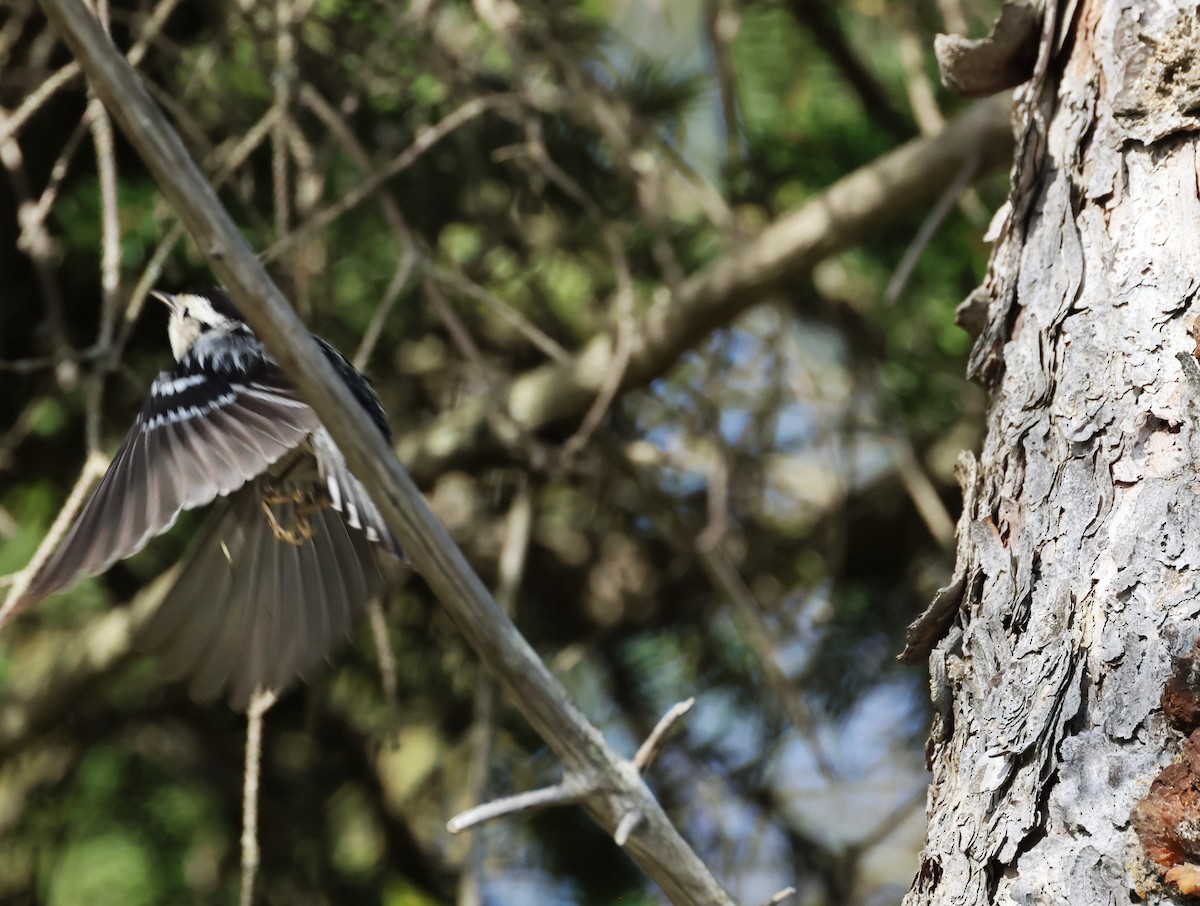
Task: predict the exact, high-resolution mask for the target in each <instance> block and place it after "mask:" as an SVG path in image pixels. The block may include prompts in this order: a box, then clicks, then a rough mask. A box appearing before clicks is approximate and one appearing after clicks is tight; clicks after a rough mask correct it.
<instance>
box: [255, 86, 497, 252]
mask: <svg viewBox="0 0 1200 906" xmlns="http://www.w3.org/2000/svg"><path fill="white" fill-rule="evenodd" d="M512 102H513V97H512V95H508V94H493V95H488V96H487V97H482V98H474V99H472V100H470V101H467V102H466V103H465V104H463V105H462V106H461V107H459V108H458V109H457V110H455V111H453V112H452V113H449V114H447V115H446V116H445V117H443V118H442V119H441V120H439V121H438V122H437V123H435V124H434V125H432V126H430V127H428V128H426V129H424V130H422V131H421V133H420V134H419V135H418V136H417V137H416V138H415V139H413V143H412V144H411V145H409V146H408V148H406V149H405V150H404V151H403V152H401V153H400V154H398V155H397V156H396V157H394V158H393V159H392V160H391V161H390V162H389V163H387V164H385V165H384V166H383V167H381V168H380V169H378V170H376V171H375V172H374V173H372V174H371V175H370V176H368V177H367V178H366V179H364V180H363V181H362V182H361V183H359V184H358V185H357V186H355V187H354V188H353V189H350V190H349V191H348V192H346V193H345V194H343V195H342V197H341V198H340V199H338V201H336V202H334V203H333V204H331V205H329V206H328V207H326V208H323V209H321V210H320V211H318V212H317V213H316V214H314V215H313V216H312V217H310V218H309V219H308V220H306V221H305V222H304V223H302V224H300V225H299V226H298V227H296V229H294V230H292V231H291V232H290V233H288V234H287V235H286V236H283V237H282V238H280V239H279V240H278V241H276V242H275V244H274V245H272V246H271V247H270V248H268V249H267V250H266V251H265V252H263V253H262V255H261V256H260V257H261V258H262V260H263V261H274V260H275V259H276V258H278V257H279V256H280V255H281V254H283V253H284V252H286V251H287V250H288V249H289V248H291V247H292V246H293V245H295V244H296V243H297V242H298V241H300V240H301V239H303V238H304V237H305V236H307V235H309V234H310V233H313V232H316V231H317V230H322V229H324V228H325V227H327V226H329V224H331V223H333V221H335V220H337V219H338V218H339V217H341V216H342V215H343V214H345V213H346V212H347V211H349V210H352V209H353V208H355V207H357V206H358V205H360V204H362V203H363V202H364V201H366V200H367V199H368V198H370V197H371V196H372V195H373V194H374V193H375V191H376V189H378V188H379V187H380V186H382V185H383V184H384V183H385V182H387V181H388V180H389V179H391V178H392V177H393V176H395V175H397V174H398V173H401V172H403V171H404V170H407V169H408V168H409V167H411V166H412V165H413V164H414V163H416V162H417V161H418V160H420V158H421V156H422V155H424V154H425V152H426V151H428V150H429V149H430V148H432V147H433V146H434V145H436V144H437V143H438V142H440V141H441V140H442V139H444V138H445V137H446V136H447V135H450V134H451V133H452V132H454V131H455V130H456V129H459V128H461V127H462V126H464V125H466V124H467V123H469V122H470V121H471V120H473V119H476V118H477V117H480V116H482V115H483V114H484V113H487V112H488V111H489V110H496V109H498V108H500V107H503V106H505V105H507V104H511V103H512Z"/></svg>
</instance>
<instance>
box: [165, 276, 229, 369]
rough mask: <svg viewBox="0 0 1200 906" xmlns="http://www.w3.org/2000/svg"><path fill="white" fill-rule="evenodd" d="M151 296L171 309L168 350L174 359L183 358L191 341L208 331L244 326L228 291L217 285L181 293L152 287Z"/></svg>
mask: <svg viewBox="0 0 1200 906" xmlns="http://www.w3.org/2000/svg"><path fill="white" fill-rule="evenodd" d="M150 295H151V296H153V297H154V298H155V299H157V300H158V301H159V302H162V303H163V304H164V305H166V306H167V308H168V309H169V310H170V312H171V317H170V321H169V322H168V324H167V335H168V336H169V337H170V339H171V352H172V353H173V354H174V355H175V360H176V361H179V360H180V359H182V358H183V356H184V355H185V354H186V353H187V351H188V350H189V349H191V348H192V344H193V343H195V342H196V341H197V340H198V339H200V337H202V336H204V335H205V334H206V333H208V332H209V331H219V332H223V333H228V332H230V331H233V330H237V329H238V328H244V327H245V325H246V322H245V320H244V319H243V318H242V316H241V315H240V314H239V313H238V310H237V308H236V307H234V304H233V300H232V299H230V298H229V294H228V293H227V292H225V290H223V289H221V288H220V287H216V286H213V287H208V288H205V289H197V290H191V291H189V292H183V293H164V292H160V291H159V290H151V292H150Z"/></svg>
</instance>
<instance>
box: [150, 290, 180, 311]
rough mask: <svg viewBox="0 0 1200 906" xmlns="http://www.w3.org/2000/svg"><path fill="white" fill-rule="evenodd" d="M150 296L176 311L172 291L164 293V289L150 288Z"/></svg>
mask: <svg viewBox="0 0 1200 906" xmlns="http://www.w3.org/2000/svg"><path fill="white" fill-rule="evenodd" d="M150 296H151V297H152V298H155V299H157V300H158V301H159V302H161V303H162V304H163V305H165V306H167V308H169V309H171V311H175V308H176V305H175V297H174V296H173V295H172V294H171V293H164V292H163V291H162V290H158V289H152V290H150Z"/></svg>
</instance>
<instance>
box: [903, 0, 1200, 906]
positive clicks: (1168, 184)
mask: <svg viewBox="0 0 1200 906" xmlns="http://www.w3.org/2000/svg"><path fill="white" fill-rule="evenodd" d="M1046 6H1047V7H1048V9H1047V11H1046V16H1047V17H1048V22H1049V26H1048V27H1047V28H1045V29H1044V30H1043V36H1042V37H1038V38H1036V39H1035V40H1036V41H1038V42H1040V48H1039V51H1038V57H1037V59H1038V62H1037V65H1036V68H1035V70H1034V75H1033V78H1032V80H1031V81H1030V82H1028V83H1027V84H1026V85H1025V86H1024V87H1023V88H1022V89H1021V90H1020V92H1019V94H1018V105H1017V108H1016V118H1017V128H1018V151H1017V158H1016V163H1015V166H1014V171H1013V173H1014V186H1013V194H1012V199H1011V207H1010V209H1009V214H1008V216H1007V220H1006V222H1005V223H1004V224H1003V225H1002V226H1001V228H1000V238H999V241H998V243H997V246H996V249H995V252H994V255H993V259H992V264H991V270H990V273H989V274H988V277H987V280H986V282H985V284H984V286H983V287H981V288H980V289H979V290H977V291H976V292H975V293H974V294H973V295H972V297H971V299H970V300H968V303H967V304H966V308H967V309H968V310H967V311H966V314H967V315H970V314H971V313H972V310H974V311H979V312H980V313H981V314H985V317H986V320H985V321H984V323H983V325H982V326H983V330H982V334H981V336H980V339H979V343H978V345H977V347H976V350H975V354H974V357H973V362H972V367H973V369H974V371H975V373H976V374H977V375H979V376H981V377H982V378H983V379H984V380H985V381H986V382H987V383H988V385H989V387H990V388H991V389H992V392H993V402H992V408H991V411H990V413H989V416H988V432H987V439H986V441H985V444H984V449H983V453H982V456H981V459H980V462H979V465H978V468H977V469H976V468H975V467H974V463H973V461H970V462H968V463H967V464H966V467H965V468H964V469H963V474H964V501H965V509H964V514H963V520H962V522H961V523H960V548H959V564H958V571H957V573H956V579H957V580H958V581H957V582H956V583H955V584H954V585H953V586H952V587H951V588H950V589H947V590H946V591H945V592H944V593H943V595H941V596H939V600H940V603H941V604H943V605H944V604H945V602H946V600H949V599H953V598H955V597H956V596H961V602H959V607H958V608H957V612H956V613H955V615H954V620H953V624H952V625H951V626H950V627H949V628H948V631H947V632H946V634H945V635H944V636H943V637H942V638H941V640H940V642H939V643H938V644H937V647H936V649H935V650H934V651H933V653H932V655H931V659H930V668H931V669H930V673H931V678H932V687H933V698H934V702H935V706H936V709H937V716H936V717H935V721H934V729H933V735H932V737H931V739H930V744H929V757H930V766H931V768H932V771H933V783H932V787H931V789H930V794H929V831H928V842H927V845H926V849H925V851H924V853H923V854H922V858H921V863H920V869H919V873H918V876H917V878H916V881H915V882H914V886H913V889H912V891H911V892H910V894H909V896H908V898H907V900H906V903H907V904H912V906H915V904H924V903H931V904H932V903H938V904H943V903H956V904H967V903H970V904H981V903H1007V902H1010V901H1015V902H1019V903H1031V904H1032V903H1070V904H1076V906H1080V904H1083V906H1086V904H1093V903H1122V902H1123V903H1128V902H1130V899H1131V897H1132V898H1134V899H1137V898H1144V899H1146V900H1148V901H1150V902H1177V901H1178V899H1177V897H1178V891H1179V886H1178V884H1177V883H1176V882H1175V881H1173V880H1164V875H1165V873H1166V869H1167V868H1168V867H1169V866H1170V864H1171V863H1172V860H1174V861H1187V860H1188V855H1189V853H1188V849H1189V846H1190V844H1189V843H1188V841H1189V840H1190V839H1191V838H1192V837H1200V835H1198V834H1196V833H1195V832H1194V830H1193V832H1192V833H1191V834H1189V833H1188V830H1189V828H1187V827H1184V828H1176V827H1174V826H1172V827H1167V828H1160V830H1162V832H1163V834H1164V835H1165V837H1164V838H1163V839H1165V838H1170V837H1171V834H1172V833H1174V832H1175V831H1178V833H1175V837H1174V838H1172V839H1175V840H1176V842H1177V843H1178V844H1179V845H1178V846H1176V847H1174V849H1172V847H1171V846H1166V845H1164V846H1160V847H1158V848H1157V849H1155V848H1152V854H1153V855H1155V856H1156V860H1154V861H1152V860H1149V859H1148V858H1147V850H1146V848H1145V847H1144V846H1143V840H1144V839H1146V835H1145V834H1144V833H1143V832H1144V831H1145V829H1146V828H1147V827H1148V826H1149V825H1150V824H1153V822H1154V820H1158V819H1161V820H1164V821H1167V820H1168V819H1169V814H1166V813H1164V814H1158V813H1156V814H1155V815H1150V814H1149V812H1148V811H1146V810H1145V808H1144V807H1143V814H1142V815H1141V816H1140V817H1139V818H1138V819H1134V820H1132V821H1131V813H1133V812H1134V809H1135V806H1137V805H1138V803H1139V800H1141V799H1142V798H1143V797H1145V796H1146V794H1147V791H1148V790H1149V788H1150V785H1151V782H1152V781H1154V780H1155V778H1156V776H1157V775H1158V774H1159V772H1160V770H1161V769H1162V768H1163V767H1164V766H1166V765H1168V764H1170V763H1171V762H1172V761H1174V760H1175V759H1176V757H1177V756H1178V755H1179V753H1180V748H1181V745H1180V744H1181V740H1182V736H1181V733H1180V732H1178V731H1177V730H1176V729H1174V728H1173V727H1172V726H1171V725H1170V724H1169V723H1168V720H1167V719H1166V717H1165V716H1164V714H1163V711H1162V708H1161V705H1160V699H1161V695H1162V690H1163V687H1164V684H1165V682H1166V681H1167V679H1168V676H1169V675H1170V673H1171V671H1172V663H1173V660H1174V659H1175V658H1176V657H1178V656H1180V655H1182V654H1184V653H1185V652H1187V651H1188V650H1189V649H1190V648H1191V646H1192V644H1193V641H1194V640H1195V639H1196V636H1197V631H1198V629H1197V615H1198V613H1200V597H1198V595H1197V589H1198V587H1200V499H1198V497H1197V493H1198V491H1200V483H1198V482H1197V480H1196V468H1197V466H1196V463H1197V461H1198V460H1200V433H1197V432H1198V426H1197V419H1198V418H1200V379H1197V377H1192V376H1189V375H1196V376H1200V369H1196V368H1195V359H1194V355H1195V353H1196V350H1197V343H1196V340H1195V339H1194V337H1193V336H1192V333H1191V331H1192V327H1193V324H1194V323H1195V322H1196V321H1197V314H1198V313H1200V307H1196V308H1194V307H1193V300H1194V299H1195V296H1196V292H1197V289H1198V288H1200V240H1198V236H1200V197H1198V194H1200V193H1198V190H1197V174H1198V167H1200V160H1198V159H1197V149H1196V134H1197V129H1198V128H1200V118H1198V117H1197V116H1195V115H1194V114H1195V113H1196V112H1197V111H1200V62H1198V60H1197V57H1196V50H1197V43H1198V42H1200V20H1198V19H1197V8H1196V5H1195V4H1184V3H1179V4H1178V8H1174V6H1175V5H1174V4H1173V3H1171V2H1157V0H1156V2H1150V0H1120V2H1118V0H1081V2H1078V3H1068V2H1061V3H1059V4H1058V6H1059V7H1066V9H1065V10H1064V9H1062V8H1059V9H1057V10H1056V9H1055V3H1053V2H1048V3H1047V4H1046ZM1179 354H1183V355H1182V356H1180V357H1179V358H1177V355H1179ZM936 606H937V604H936V603H935V607H936ZM1187 729H1189V728H1187V727H1184V731H1185V732H1186V731H1187ZM1198 760H1200V759H1198ZM1185 767H1186V766H1185ZM1179 771H1184V773H1186V772H1187V771H1186V770H1185V768H1179ZM1164 776H1165V775H1164ZM1192 778H1194V775H1190V776H1189V777H1187V778H1183V779H1184V781H1185V782H1184V784H1183V786H1187V784H1188V783H1190V782H1191V779H1192ZM1179 779H1180V778H1179V777H1176V780H1179ZM1160 786H1161V782H1160ZM1193 787H1195V788H1200V787H1196V786H1195V785H1194V784H1193ZM1184 792H1186V791H1184ZM1180 795H1183V793H1180ZM1193 808H1194V806H1188V807H1187V808H1185V809H1184V810H1183V811H1184V812H1185V813H1189V814H1190V816H1191V818H1192V819H1193V820H1195V819H1200V810H1193ZM1166 812H1169V809H1168V810H1166ZM1164 815H1165V816H1164ZM1135 825H1136V827H1137V832H1136V833H1135V830H1134V826H1135ZM1139 835H1142V839H1139ZM1159 842H1160V843H1161V842H1162V840H1161V839H1160V840H1159ZM1167 851H1169V852H1167ZM1164 853H1165V854H1164ZM1185 889H1186V888H1185Z"/></svg>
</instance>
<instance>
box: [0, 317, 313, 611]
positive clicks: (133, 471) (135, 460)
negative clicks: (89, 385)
mask: <svg viewBox="0 0 1200 906" xmlns="http://www.w3.org/2000/svg"><path fill="white" fill-rule="evenodd" d="M211 353H212V349H211V348H210V347H209V345H208V344H207V343H205V342H204V339H203V338H201V340H199V341H197V342H196V344H195V346H194V347H193V349H192V351H190V352H189V353H188V354H187V355H185V356H184V357H183V359H181V360H180V362H179V363H178V364H176V365H175V367H173V368H171V369H169V370H167V371H164V372H163V373H162V374H160V375H159V376H158V377H157V378H156V379H155V381H154V383H153V385H152V386H151V388H150V396H149V398H148V399H147V400H146V403H145V405H144V406H143V407H142V411H141V412H140V413H139V414H138V417H137V421H136V422H134V425H133V428H132V429H131V430H130V432H129V435H128V436H127V437H126V438H125V442H124V443H123V444H122V445H121V449H120V450H119V451H118V452H117V455H116V456H115V457H114V458H113V461H112V464H111V465H110V466H109V467H108V471H107V472H106V473H105V474H104V477H103V478H102V479H101V480H100V484H99V485H98V486H97V488H96V490H95V493H93V494H92V497H91V499H90V500H89V501H88V502H87V504H86V505H85V506H84V508H83V511H82V512H81V513H80V515H79V517H78V518H77V519H76V521H75V524H74V525H73V526H72V527H71V529H70V530H69V531H68V533H67V535H66V537H65V538H64V539H63V542H62V544H61V545H60V546H59V548H58V550H57V551H56V552H55V553H54V554H53V555H52V556H51V558H50V559H49V560H48V561H47V562H46V564H45V565H44V566H43V567H42V569H41V571H40V572H39V573H38V574H37V575H36V576H35V577H34V579H33V581H32V582H31V583H30V586H29V589H28V590H27V591H26V592H25V594H24V595H22V597H21V599H20V601H18V602H16V604H15V606H14V607H13V608H12V610H11V611H10V613H17V612H19V611H20V610H23V609H25V608H26V607H29V606H31V605H33V604H34V603H36V602H37V601H39V600H41V599H42V598H44V597H46V596H47V595H50V594H53V593H54V592H56V591H58V590H59V589H62V588H65V587H66V586H68V585H70V584H71V583H73V582H75V581H76V580H77V579H80V578H82V577H84V576H94V575H97V574H98V573H102V572H104V570H106V569H108V567H110V566H111V565H112V564H113V563H115V562H116V561H118V560H122V559H124V558H125V557H129V556H131V555H133V554H135V553H137V552H138V551H139V550H141V549H142V548H143V547H144V546H145V545H146V543H147V542H149V541H150V540H151V539H152V538H154V537H156V536H157V535H160V534H162V533H163V532H165V531H166V530H167V529H169V528H170V527H171V526H172V525H174V524H175V520H176V519H177V518H178V517H179V514H180V513H181V512H183V511H184V510H189V509H192V508H193V507H198V506H203V505H204V504H206V503H210V502H211V501H212V500H214V499H215V498H216V497H218V496H224V495H227V494H229V493H231V492H232V491H235V490H237V489H238V488H240V487H241V486H242V485H244V484H245V483H246V482H248V481H250V480H251V479H253V478H255V477H256V476H258V475H260V474H262V472H263V471H265V470H266V469H267V467H268V466H270V465H271V464H272V463H274V462H276V461H277V460H278V459H280V458H281V457H282V456H284V455H285V454H286V453H288V452H289V451H290V450H293V449H295V448H296V447H297V446H298V445H299V444H300V443H302V442H303V441H304V440H305V438H306V437H308V435H310V434H311V433H312V432H313V431H314V430H315V429H316V428H317V425H318V424H319V423H318V421H317V417H316V414H315V413H314V412H313V411H312V410H311V409H310V408H308V406H307V405H305V404H304V403H303V402H301V401H300V399H299V398H298V397H297V396H296V393H295V391H294V390H293V389H292V387H291V385H290V384H289V383H288V382H287V380H286V379H285V378H284V377H283V374H282V372H281V371H280V370H279V367H278V366H277V365H276V364H275V363H274V362H272V361H271V360H270V359H269V358H267V357H266V354H265V352H264V351H263V350H262V347H261V346H260V345H259V344H258V341H257V340H255V339H254V338H253V337H252V336H250V335H248V334H247V335H245V336H243V337H241V338H239V341H238V343H237V344H235V345H234V347H233V349H232V352H231V354H228V355H226V356H223V357H222V358H221V359H216V358H214V357H213V356H212V354H211Z"/></svg>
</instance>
